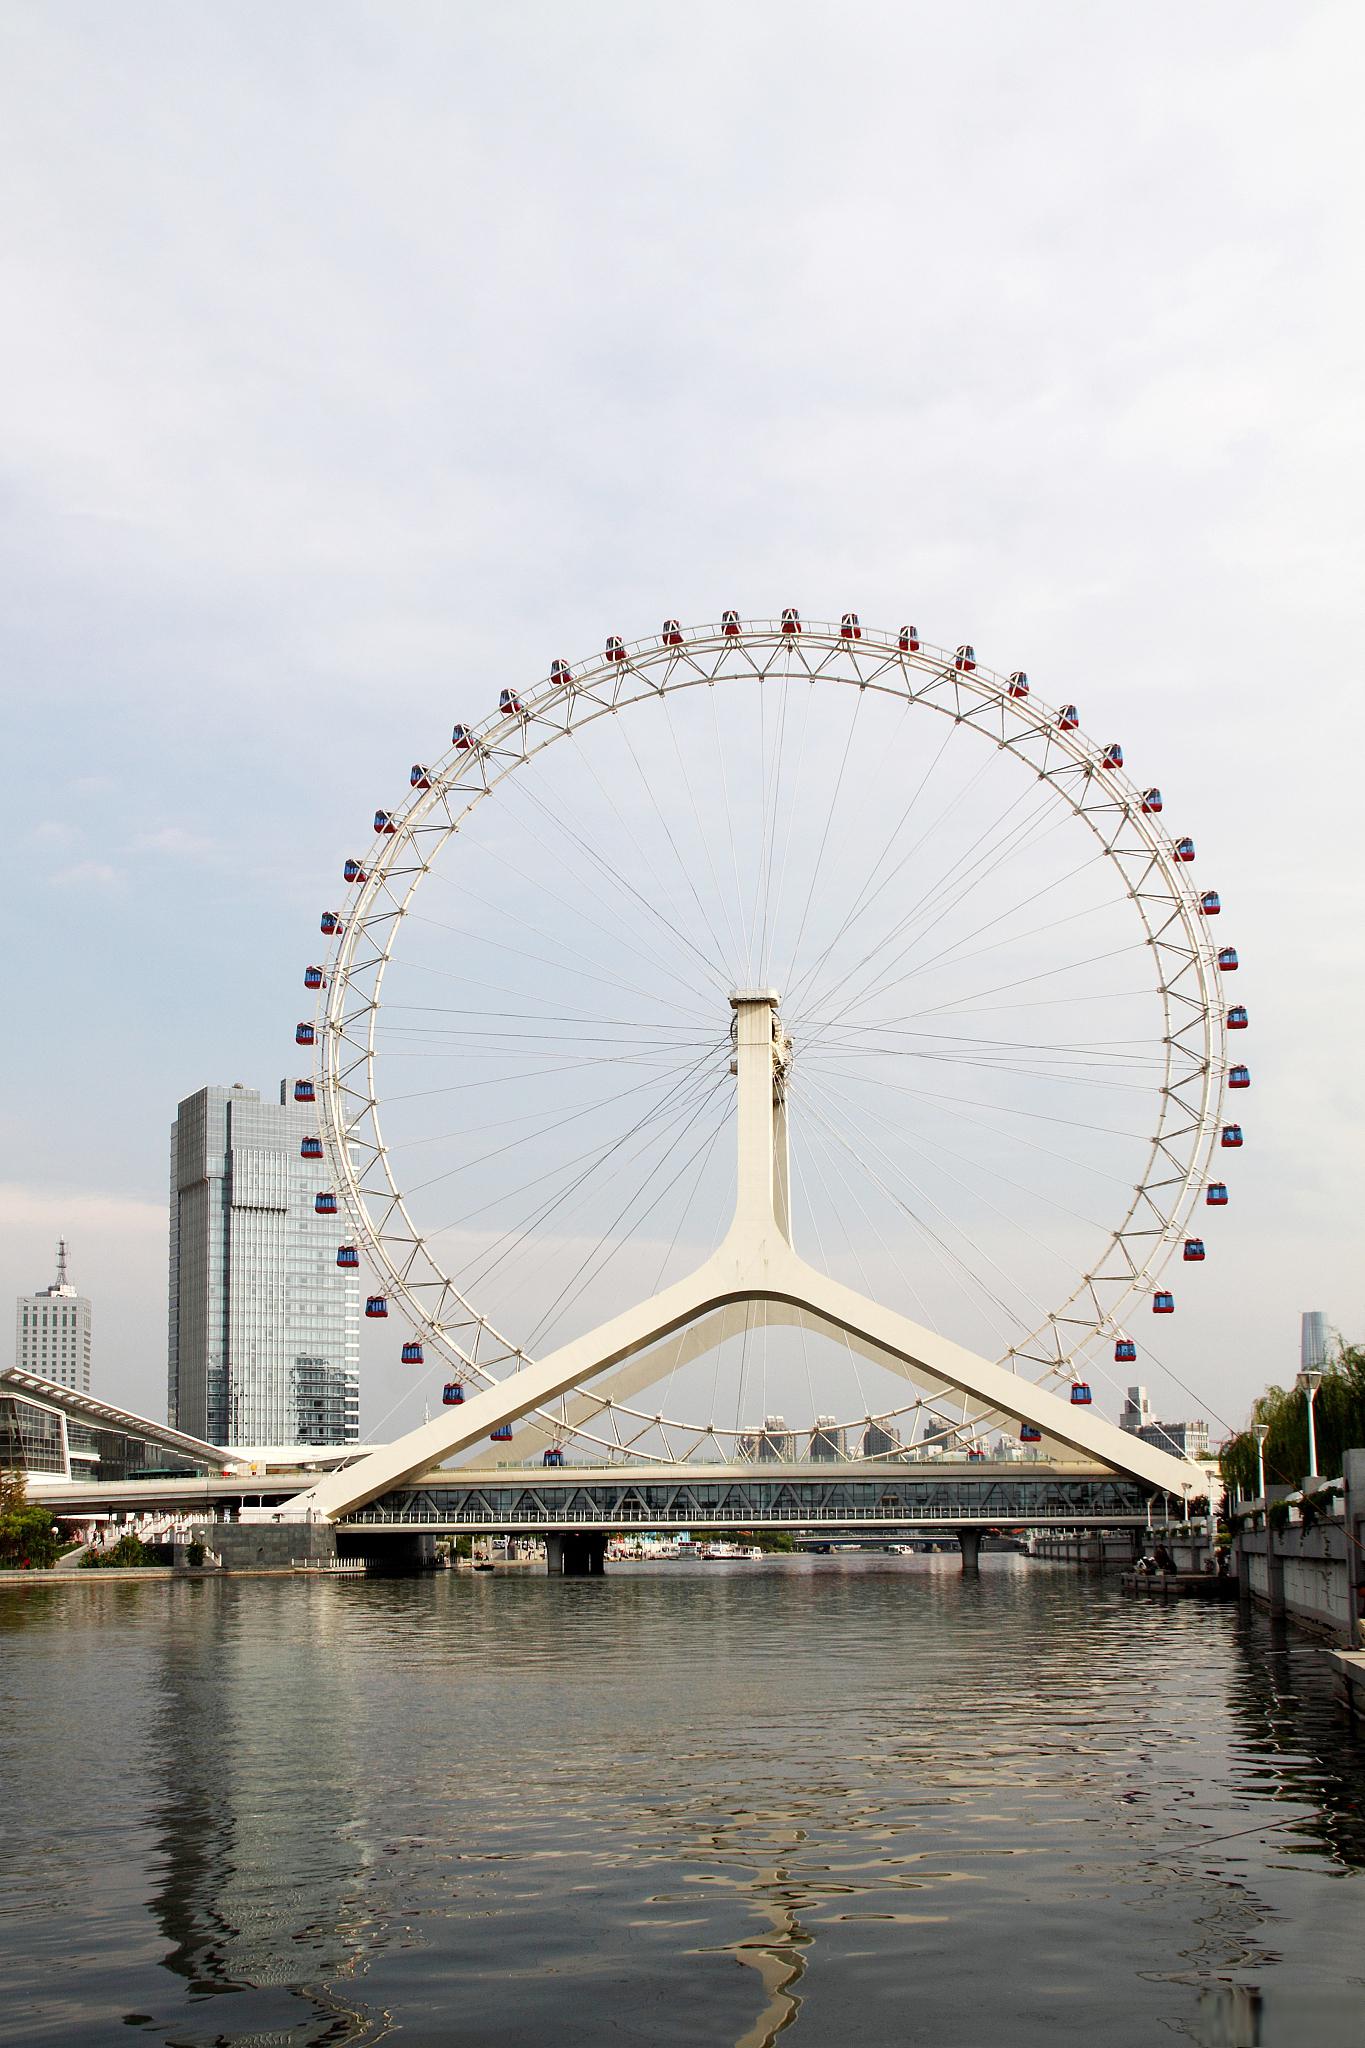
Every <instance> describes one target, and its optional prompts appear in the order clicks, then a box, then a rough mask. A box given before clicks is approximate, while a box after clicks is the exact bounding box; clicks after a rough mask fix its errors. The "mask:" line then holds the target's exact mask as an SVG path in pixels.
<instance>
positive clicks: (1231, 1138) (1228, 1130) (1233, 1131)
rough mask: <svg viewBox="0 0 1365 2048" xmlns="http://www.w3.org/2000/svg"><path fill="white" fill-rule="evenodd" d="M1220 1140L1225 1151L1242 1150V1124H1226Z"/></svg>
mask: <svg viewBox="0 0 1365 2048" xmlns="http://www.w3.org/2000/svg"><path fill="white" fill-rule="evenodd" d="M1219 1142H1220V1143H1221V1144H1222V1147H1223V1150H1224V1151H1225V1152H1240V1151H1241V1149H1242V1126H1241V1125H1240V1124H1224V1126H1223V1136H1222V1138H1221V1140H1220V1141H1219Z"/></svg>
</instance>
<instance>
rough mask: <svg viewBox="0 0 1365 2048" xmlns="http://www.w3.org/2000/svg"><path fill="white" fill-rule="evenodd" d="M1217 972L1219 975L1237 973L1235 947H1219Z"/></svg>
mask: <svg viewBox="0 0 1365 2048" xmlns="http://www.w3.org/2000/svg"><path fill="white" fill-rule="evenodd" d="M1218 972H1219V973H1220V974H1235V973H1236V972H1237V948H1236V947H1235V946H1220V947H1219V949H1218Z"/></svg>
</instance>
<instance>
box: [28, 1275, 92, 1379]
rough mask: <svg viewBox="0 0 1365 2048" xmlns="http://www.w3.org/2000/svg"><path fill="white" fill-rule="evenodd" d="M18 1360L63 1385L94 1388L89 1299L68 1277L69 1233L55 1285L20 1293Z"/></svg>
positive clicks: (40, 1374)
mask: <svg viewBox="0 0 1365 2048" xmlns="http://www.w3.org/2000/svg"><path fill="white" fill-rule="evenodd" d="M14 1363H15V1364H16V1365H17V1366H19V1367H20V1368H21V1370H22V1371H24V1372H33V1373H37V1374H38V1376H39V1378H40V1379H45V1380H55V1381H56V1383H57V1385H58V1386H59V1387H71V1388H73V1389H74V1391H75V1392H76V1393H78V1394H88V1393H89V1392H90V1303H89V1300H88V1299H87V1297H86V1296H85V1295H83V1294H77V1292H76V1290H75V1288H74V1287H73V1286H72V1285H71V1282H70V1280H69V1279H68V1278H67V1271H66V1239H65V1238H62V1239H60V1240H59V1242H58V1245H57V1278H56V1280H55V1281H54V1283H53V1284H52V1286H51V1287H43V1288H40V1289H39V1290H38V1291H37V1292H36V1293H33V1294H21V1295H20V1296H19V1299H18V1301H17V1302H16V1304H15V1310H14Z"/></svg>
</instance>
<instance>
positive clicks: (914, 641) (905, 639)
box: [900, 626, 919, 654]
mask: <svg viewBox="0 0 1365 2048" xmlns="http://www.w3.org/2000/svg"><path fill="white" fill-rule="evenodd" d="M900 650H901V653H902V654H918V653H919V627H918V626H902V627H901V630H900Z"/></svg>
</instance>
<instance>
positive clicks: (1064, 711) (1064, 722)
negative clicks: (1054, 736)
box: [1057, 704, 1081, 732]
mask: <svg viewBox="0 0 1365 2048" xmlns="http://www.w3.org/2000/svg"><path fill="white" fill-rule="evenodd" d="M1080 722H1081V721H1080V719H1079V718H1078V717H1077V715H1076V707H1075V705H1074V704H1063V706H1062V708H1061V710H1060V711H1059V712H1058V713H1057V730H1058V732H1075V730H1076V727H1077V726H1078V725H1079V724H1080Z"/></svg>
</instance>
